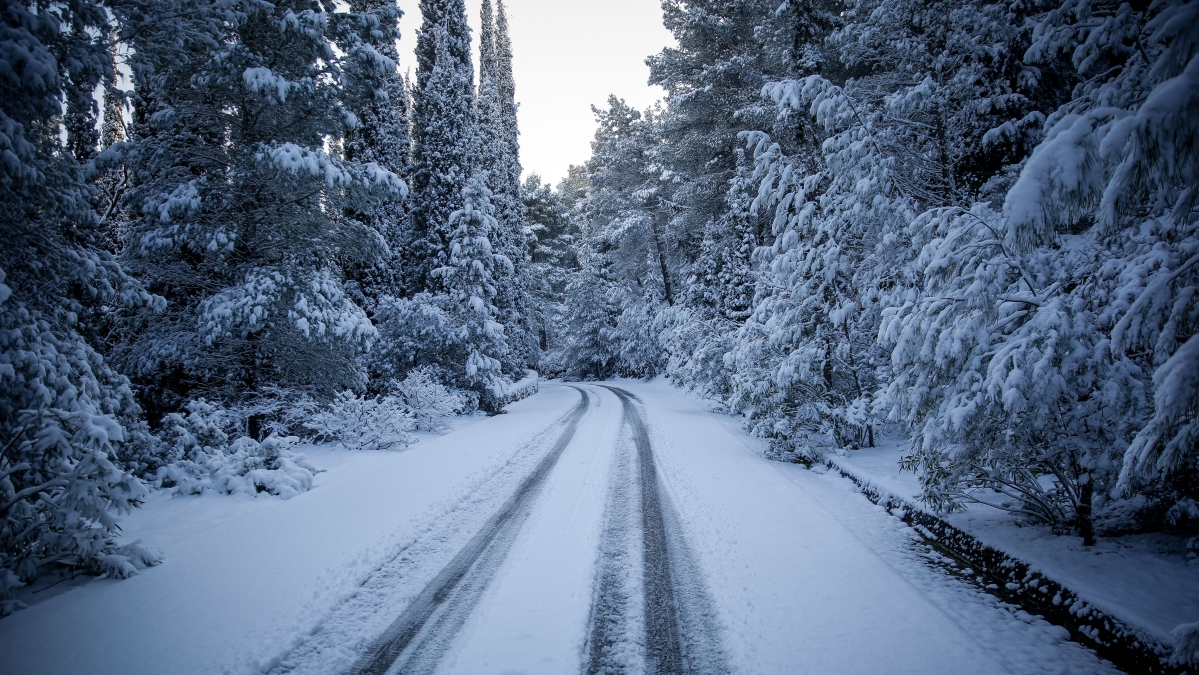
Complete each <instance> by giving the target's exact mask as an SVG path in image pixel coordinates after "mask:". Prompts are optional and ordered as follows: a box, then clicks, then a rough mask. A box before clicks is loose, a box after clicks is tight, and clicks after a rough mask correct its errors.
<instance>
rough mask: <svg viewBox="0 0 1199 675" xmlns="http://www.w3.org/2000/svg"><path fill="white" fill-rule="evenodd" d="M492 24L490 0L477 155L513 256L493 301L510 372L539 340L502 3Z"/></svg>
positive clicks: (502, 239) (504, 248) (499, 235)
mask: <svg viewBox="0 0 1199 675" xmlns="http://www.w3.org/2000/svg"><path fill="white" fill-rule="evenodd" d="M499 10H500V11H499V15H498V17H496V21H495V23H494V24H493V21H492V12H491V3H490V0H484V1H483V3H482V9H481V20H482V24H483V29H482V32H481V34H480V40H479V54H480V71H479V72H480V78H479V107H478V110H479V116H478V125H479V135H480V140H481V153H480V157H481V161H482V166H483V168H484V169H485V171H486V173H487V185H488V187H489V188H490V189H491V191H492V201H493V203H494V204H495V210H496V220H497V223H498V227H497V230H496V233H495V237H494V242H493V243H494V244H495V246H496V250H498V251H501V252H503V254H504V255H505V256H506V257H507V258H508V259H509V260H510V261H511V262H512V264H513V269H514V273H513V274H512V275H511V276H508V277H505V278H501V279H498V280H497V281H498V283H499V291H498V295H497V298H496V306H497V307H498V308H499V311H500V316H501V318H502V320H503V322H504V325H505V326H506V327H507V329H508V340H509V345H510V346H511V347H512V350H511V352H510V356H509V359H508V360H507V362H506V363H505V370H507V371H508V372H509V373H511V374H512V375H513V376H514V377H519V376H521V375H522V374H523V370H524V369H525V368H526V367H528V366H531V365H534V364H536V363H537V361H538V358H539V357H538V341H537V336H536V331H535V329H534V327H533V323H532V316H531V314H532V312H533V302H532V298H531V297H530V289H529V285H528V279H527V275H526V274H525V270H526V268H527V266H528V242H527V240H526V235H525V213H524V202H523V200H522V198H521V191H520V190H521V184H520V174H521V167H520V142H519V130H518V128H517V121H516V102H515V84H514V79H513V75H512V48H511V39H510V38H509V35H508V24H507V17H506V15H505V13H504V9H503V4H502V3H500V7H499Z"/></svg>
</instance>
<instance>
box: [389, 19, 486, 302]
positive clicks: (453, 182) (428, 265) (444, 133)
mask: <svg viewBox="0 0 1199 675" xmlns="http://www.w3.org/2000/svg"><path fill="white" fill-rule="evenodd" d="M420 6H421V14H422V16H423V23H422V24H421V30H420V33H419V35H418V36H417V42H416V63H417V67H416V91H415V92H414V99H415V102H414V106H413V111H412V131H413V133H412V163H413V165H412V192H413V194H412V199H411V219H412V233H411V238H410V241H409V242H408V245H407V247H406V255H407V260H406V265H405V276H406V279H407V281H406V285H407V287H408V291H409V292H410V293H416V292H421V291H429V290H434V289H435V288H436V284H434V283H433V281H432V277H431V276H430V274H431V272H432V271H433V270H434V269H437V268H440V267H443V266H445V265H446V264H448V263H449V259H450V251H449V246H450V235H451V232H452V230H451V229H450V225H449V218H450V214H451V213H453V212H454V211H456V210H457V209H458V208H459V206H460V205H461V191H462V188H463V186H465V185H466V182H467V180H469V179H470V178H471V177H472V176H473V175H474V173H475V169H476V162H477V160H478V154H477V146H478V134H477V131H476V126H475V97H474V66H473V65H472V63H471V48H470V29H469V28H468V26H467V23H466V9H465V5H464V3H463V0H421V5H420Z"/></svg>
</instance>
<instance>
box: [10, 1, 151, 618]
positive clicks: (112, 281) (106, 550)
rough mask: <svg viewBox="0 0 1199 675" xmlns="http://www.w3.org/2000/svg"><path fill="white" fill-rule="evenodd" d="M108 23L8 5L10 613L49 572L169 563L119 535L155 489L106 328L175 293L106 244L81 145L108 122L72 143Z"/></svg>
mask: <svg viewBox="0 0 1199 675" xmlns="http://www.w3.org/2000/svg"><path fill="white" fill-rule="evenodd" d="M108 21H109V19H108V16H107V14H106V12H105V10H104V8H103V7H102V6H100V5H99V4H98V3H94V2H88V1H86V0H74V1H69V2H59V3H53V4H46V3H41V2H32V1H30V2H20V1H17V2H6V3H4V4H3V6H2V7H0V149H2V151H3V155H4V158H5V159H4V161H3V162H0V240H3V242H4V243H3V246H0V615H4V614H8V613H9V612H11V611H13V610H14V609H16V608H17V607H19V606H20V604H19V603H17V602H16V601H14V600H13V599H12V598H11V592H12V590H13V589H14V588H16V587H19V586H21V585H22V584H25V583H29V582H31V581H33V580H35V579H37V578H39V577H40V576H42V575H46V574H52V573H55V572H60V571H67V572H73V571H82V572H85V573H107V574H109V575H111V576H116V577H123V576H128V575H130V574H133V573H134V572H136V570H137V568H138V567H140V566H144V565H145V564H151V563H153V562H156V560H157V559H156V557H155V556H154V555H152V554H150V553H148V552H146V551H144V550H141V549H139V548H137V547H136V546H132V547H126V548H121V547H118V546H117V545H116V544H115V542H114V540H115V538H116V536H117V534H118V532H119V527H118V526H117V518H116V516H117V515H119V514H121V513H124V512H127V511H129V510H130V509H131V508H133V507H135V506H137V505H138V504H139V503H140V502H141V500H142V499H143V498H144V497H145V496H146V488H145V486H144V485H143V484H142V483H141V482H140V481H139V480H138V478H137V477H135V475H133V473H132V472H131V471H129V470H128V468H127V467H134V468H135V469H136V468H137V467H136V464H137V460H138V453H139V452H140V451H139V449H138V448H139V441H144V440H145V432H144V428H143V427H142V426H141V425H139V424H138V422H137V418H138V416H139V413H140V411H139V410H138V406H137V404H136V403H135V401H134V398H133V395H132V392H131V390H130V388H129V383H128V380H126V379H125V378H124V377H123V376H121V375H120V374H118V373H117V372H116V371H115V370H114V369H113V368H112V367H111V366H110V364H109V363H108V362H107V361H106V360H105V359H104V358H103V356H102V355H101V353H100V352H99V351H98V350H97V348H98V347H101V346H102V345H101V344H100V341H99V340H98V339H97V334H98V331H97V324H98V323H99V322H100V321H101V320H102V319H103V318H104V314H105V312H107V311H108V308H110V307H114V306H135V305H151V306H154V307H156V308H161V304H162V303H161V299H160V298H155V297H153V296H151V295H149V294H148V293H146V291H145V290H143V288H142V287H141V286H140V285H139V284H137V283H136V282H135V281H134V280H133V279H131V278H130V277H128V276H127V275H126V274H125V273H124V272H123V271H122V269H121V267H120V266H119V265H118V264H117V262H116V260H115V259H114V258H113V256H112V255H111V254H110V253H108V252H107V251H104V250H103V249H101V248H100V247H98V246H97V245H96V242H97V241H98V239H99V237H98V229H99V227H98V219H97V217H96V214H95V212H94V211H93V210H92V200H93V198H94V196H95V193H94V191H93V190H92V189H91V188H90V187H89V186H88V185H87V184H86V183H85V182H84V171H83V167H82V166H81V165H80V163H79V159H80V157H77V156H76V155H75V153H74V152H73V150H78V151H79V152H80V155H82V156H83V158H86V157H88V156H90V155H91V154H92V153H94V152H95V147H94V143H93V141H92V140H89V139H91V138H94V136H92V135H91V134H94V127H93V129H92V130H91V131H90V132H89V131H88V130H87V129H85V128H83V127H81V126H73V127H71V128H70V129H69V130H68V143H67V147H64V146H63V144H62V142H61V140H60V139H61V136H60V133H61V129H62V128H63V126H66V125H67V121H66V119H65V118H64V110H63V104H62V103H63V101H66V102H67V104H68V106H67V107H68V110H70V109H71V107H72V106H74V108H75V112H74V113H73V114H74V115H76V117H73V118H72V121H71V124H72V125H76V124H84V125H86V122H81V121H80V120H81V119H84V118H87V116H88V115H90V114H92V113H89V112H88V111H90V110H92V106H93V104H92V103H89V101H90V99H91V96H92V93H93V92H94V91H95V90H96V88H97V87H98V86H99V85H100V84H101V83H103V82H106V81H107V80H109V79H110V78H111V77H112V76H113V71H112V69H111V68H112V66H111V64H112V61H111V57H110V55H109V53H108V51H107V49H108V47H109V45H108V44H107V43H106V41H105V40H101V39H99V38H97V37H96V36H101V35H102V36H106V35H108V28H109V26H108ZM90 120H91V122H92V123H93V124H94V122H95V117H94V115H92V116H91V117H90Z"/></svg>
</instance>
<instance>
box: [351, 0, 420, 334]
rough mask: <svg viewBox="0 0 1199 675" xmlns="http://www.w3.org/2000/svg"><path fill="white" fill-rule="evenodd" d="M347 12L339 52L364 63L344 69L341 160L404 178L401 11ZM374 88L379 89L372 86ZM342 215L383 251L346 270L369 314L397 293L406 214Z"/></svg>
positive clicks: (386, 205)
mask: <svg viewBox="0 0 1199 675" xmlns="http://www.w3.org/2000/svg"><path fill="white" fill-rule="evenodd" d="M350 11H351V12H354V13H355V14H356V16H357V19H356V21H357V23H356V25H353V30H351V31H348V32H347V34H346V36H345V37H344V38H343V40H342V42H343V43H344V44H343V46H342V49H343V51H345V52H347V53H353V52H354V50H358V49H363V51H364V52H367V53H365V54H364V57H365V58H362V59H358V60H354V61H351V63H352V64H353V65H355V66H356V68H351V69H348V73H347V75H348V76H349V77H351V78H353V79H354V80H355V83H354V86H352V87H350V88H349V92H348V93H357V94H358V96H357V97H356V98H350V97H347V100H346V106H347V110H348V111H349V112H350V113H352V114H353V115H354V118H355V120H354V121H355V124H353V125H351V126H350V127H349V128H348V129H347V130H346V135H345V139H344V141H343V143H342V149H343V156H344V158H345V159H346V160H348V161H352V162H359V163H369V162H374V163H375V164H378V165H379V166H381V167H383V168H384V169H387V170H388V171H391V172H392V173H395V174H396V175H399V176H405V175H406V173H407V170H408V162H409V155H410V153H411V139H410V131H409V119H408V91H407V85H406V83H405V82H404V78H403V76H401V75H400V73H399V69H398V60H399V54H398V52H397V50H396V39H397V38H398V37H399V32H398V28H397V21H398V20H399V18H400V17H401V16H402V12H401V11H400V10H399V8H398V7H396V5H395V0H355V2H352V3H350ZM365 47H369V48H370V49H371V50H373V51H375V52H377V53H378V54H380V55H382V56H384V57H386V59H387V60H388V61H390V62H391V65H390V66H387V65H386V64H385V63H380V62H377V61H375V60H374V59H371V58H369V56H370V55H369V52H368V51H367V50H366V49H364V48H365ZM378 66H382V67H383V70H382V71H381V72H379V71H376V70H373V69H374V68H376V67H378ZM375 83H381V84H382V86H381V87H376V86H374V84H375ZM348 215H349V216H350V217H352V218H355V219H356V220H359V221H360V222H363V223H364V224H367V225H369V226H370V227H371V228H373V229H374V230H375V231H376V232H378V233H379V234H380V235H382V237H383V240H384V241H385V242H386V243H387V246H388V250H387V252H386V253H385V254H384V255H383V256H382V257H381V258H380V259H379V260H378V261H377V262H375V264H373V265H370V266H368V267H367V268H365V269H361V270H351V273H352V274H353V276H354V277H355V279H354V281H355V282H356V285H357V287H358V294H359V295H360V296H361V297H360V301H361V303H362V304H363V305H364V306H365V307H366V308H367V310H368V311H371V310H373V308H374V304H375V302H376V301H377V299H378V297H379V296H380V295H385V294H387V295H395V294H400V293H402V292H403V285H402V284H403V278H402V270H401V265H402V260H401V252H402V250H403V246H404V244H405V243H406V237H407V234H408V230H409V224H408V214H407V211H406V209H405V208H404V205H403V204H402V203H401V202H399V201H396V200H387V201H382V202H379V203H375V204H372V205H370V207H369V208H368V209H367V210H366V211H363V212H351V213H349V214H348Z"/></svg>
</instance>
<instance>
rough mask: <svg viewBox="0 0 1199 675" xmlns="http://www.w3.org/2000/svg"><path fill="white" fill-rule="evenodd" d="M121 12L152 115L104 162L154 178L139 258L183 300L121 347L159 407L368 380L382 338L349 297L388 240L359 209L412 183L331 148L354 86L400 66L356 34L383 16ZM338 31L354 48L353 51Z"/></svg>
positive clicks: (301, 1)
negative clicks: (369, 359)
mask: <svg viewBox="0 0 1199 675" xmlns="http://www.w3.org/2000/svg"><path fill="white" fill-rule="evenodd" d="M117 11H118V15H119V16H120V17H121V18H122V20H123V22H124V24H125V28H124V31H125V34H127V35H128V43H129V45H130V47H131V56H130V64H131V67H132V69H133V73H134V80H135V82H134V84H135V88H136V89H137V93H138V95H137V106H138V111H137V116H136V119H137V120H138V122H139V123H138V126H137V129H136V131H135V139H134V141H132V142H131V143H128V144H117V145H114V146H113V147H112V148H109V149H108V150H106V151H105V154H104V155H103V156H102V157H101V158H100V159H101V160H103V161H106V162H118V161H124V162H125V163H126V164H127V165H128V166H130V167H132V170H133V171H134V172H135V173H136V175H137V176H138V184H137V185H136V186H135V188H134V189H132V190H131V191H130V193H129V198H128V200H127V208H128V213H129V215H130V218H131V220H132V223H131V232H130V243H129V246H128V248H127V249H126V251H125V253H124V256H125V260H126V261H127V263H128V265H129V267H130V269H131V270H133V271H134V272H135V273H136V274H137V275H138V276H139V277H140V278H141V279H143V280H144V281H145V283H146V284H147V286H148V287H149V288H151V289H152V290H154V291H156V292H159V293H161V294H162V295H163V296H164V297H166V299H167V302H168V310H167V312H166V314H165V315H152V314H147V313H141V314H137V315H134V316H132V317H130V318H129V319H128V320H127V321H126V322H125V324H124V325H123V327H122V330H123V338H124V339H123V340H122V345H121V347H120V349H118V350H117V352H116V353H117V354H118V356H119V357H120V361H121V363H122V364H124V366H125V367H126V368H127V369H128V372H130V373H131V374H133V375H134V376H135V378H136V380H137V381H138V382H139V383H140V384H141V385H142V387H143V390H142V391H143V400H144V401H146V402H147V403H149V404H150V405H151V411H150V412H151V417H152V418H157V416H159V415H160V414H161V413H163V412H167V411H170V410H176V409H179V408H180V407H181V406H182V402H183V401H184V400H185V399H186V398H188V397H193V396H198V395H201V394H203V395H208V396H212V397H216V398H224V399H236V398H238V397H239V396H241V395H243V394H244V393H246V392H249V391H254V390H255V389H257V388H260V387H263V386H266V385H271V384H273V385H279V386H285V387H298V388H301V389H306V390H310V391H314V392H324V393H326V394H331V393H332V392H333V391H336V390H341V389H345V388H360V387H361V386H362V385H363V384H364V382H363V379H364V377H363V373H362V371H361V369H360V367H359V365H358V364H357V363H356V361H355V359H356V357H357V356H358V355H359V354H360V353H362V352H363V351H364V350H365V349H366V348H368V347H369V345H370V343H371V341H372V340H373V339H374V337H375V334H376V331H375V329H374V327H373V326H372V325H371V323H370V321H369V320H368V319H367V317H366V314H365V313H364V312H363V310H362V309H361V308H360V307H358V306H357V305H355V304H354V303H353V302H352V301H351V299H350V298H349V297H348V296H347V294H346V292H345V290H344V288H343V286H342V279H343V270H344V269H345V267H347V266H350V265H363V264H366V263H367V262H368V261H371V260H373V259H374V258H376V257H377V256H378V255H379V254H380V253H381V252H382V251H383V250H384V245H383V242H382V240H381V238H380V236H379V234H378V232H377V231H375V230H374V229H373V228H371V227H369V226H368V225H366V224H364V223H362V222H360V221H358V220H356V219H354V218H351V217H349V216H347V215H346V214H348V213H363V212H369V211H370V210H371V209H372V208H374V207H375V205H377V204H378V203H379V201H381V200H394V199H400V198H402V197H403V195H404V193H405V191H406V188H405V186H404V184H403V182H402V181H401V180H400V179H399V178H398V177H397V176H396V175H395V174H394V173H392V172H391V171H389V170H387V169H386V168H384V167H381V166H380V165H379V164H377V163H375V162H365V163H361V162H356V161H348V160H342V159H338V158H336V157H333V156H331V155H330V154H329V153H328V152H326V150H325V146H326V144H327V143H329V142H331V141H337V140H339V139H341V138H342V136H343V134H344V132H345V131H346V129H347V128H348V127H351V126H354V124H353V123H354V122H355V120H354V117H353V116H352V115H351V114H349V112H348V111H347V110H346V109H345V108H344V107H343V105H342V101H343V100H345V99H354V98H357V95H355V94H354V93H353V91H352V89H353V88H354V87H355V86H358V85H365V86H369V87H370V88H371V89H372V90H373V91H378V90H380V89H382V88H383V82H384V78H385V76H386V74H387V73H388V72H390V69H391V68H393V67H394V62H393V61H392V60H391V59H390V58H388V57H386V56H384V55H382V54H380V53H379V52H378V51H377V50H375V49H374V47H373V46H372V45H371V44H370V43H369V42H367V41H365V40H364V39H359V40H357V41H355V40H353V39H351V36H353V35H359V36H361V31H362V30H364V26H369V25H370V22H368V21H366V20H365V19H363V18H362V17H359V16H358V15H355V14H352V13H337V14H328V13H326V12H324V11H323V10H322V9H321V6H320V5H319V4H318V3H317V2H315V1H311V0H297V1H296V2H280V3H276V4H273V5H268V4H265V3H252V4H247V5H244V6H243V5H233V6H226V4H225V3H223V2H200V3H196V2H191V1H188V2H182V0H181V1H180V2H178V3H177V2H171V1H164V2H155V3H153V4H152V5H149V6H144V7H143V6H140V5H128V6H125V5H118V6H117ZM372 16H373V15H372ZM335 41H340V42H341V43H342V44H346V45H353V48H351V49H349V50H348V51H345V52H342V53H340V54H339V53H338V52H337V51H335V50H334V46H333V45H334V42H335ZM349 73H353V74H354V76H353V77H351V76H350V75H349ZM367 73H373V74H375V75H376V76H377V77H374V78H368V77H365V74H367ZM197 83H201V84H202V86H197ZM367 95H369V94H367ZM251 431H252V432H253V430H251ZM252 435H253V433H252Z"/></svg>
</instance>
